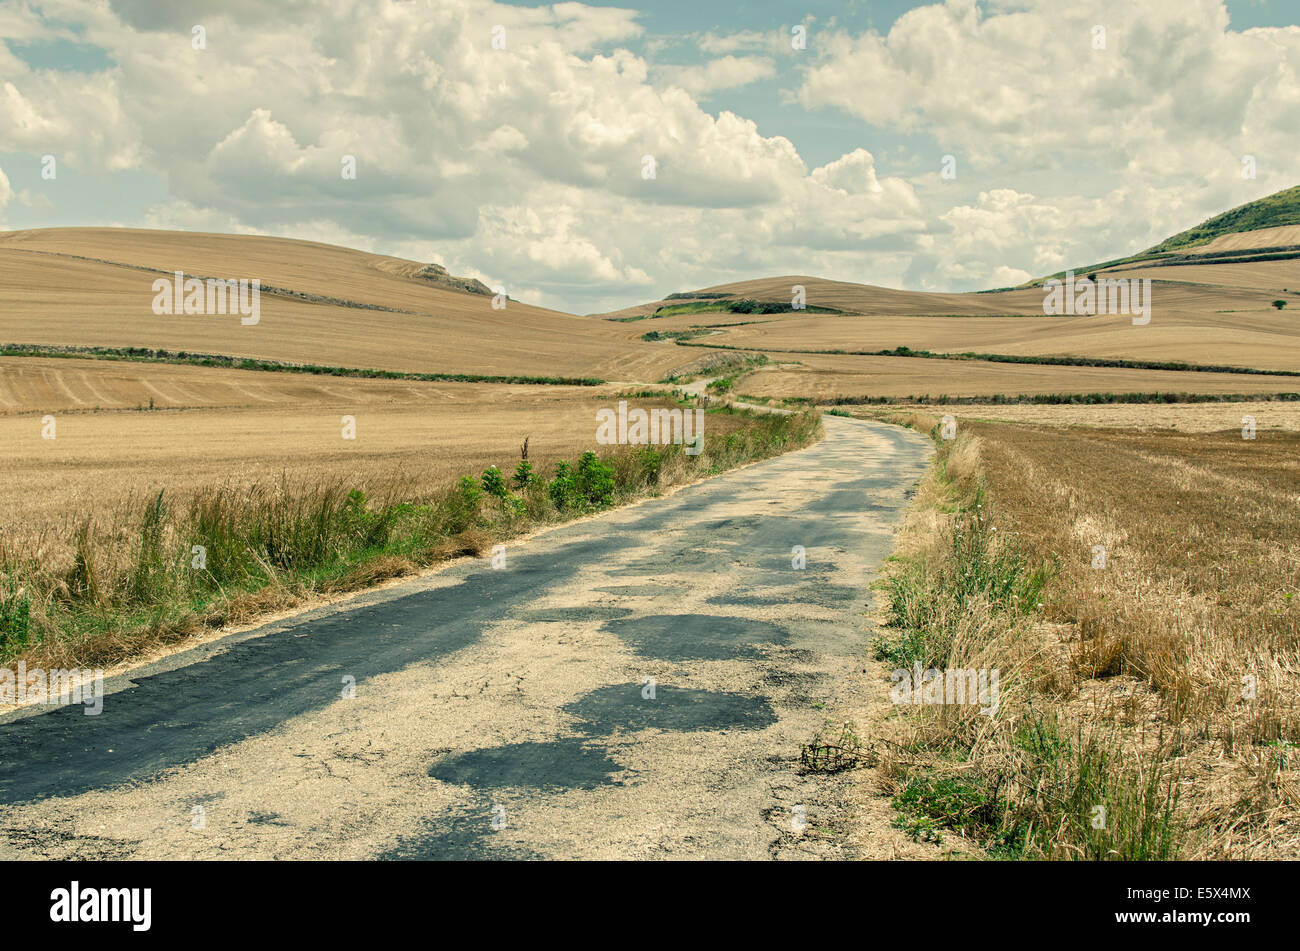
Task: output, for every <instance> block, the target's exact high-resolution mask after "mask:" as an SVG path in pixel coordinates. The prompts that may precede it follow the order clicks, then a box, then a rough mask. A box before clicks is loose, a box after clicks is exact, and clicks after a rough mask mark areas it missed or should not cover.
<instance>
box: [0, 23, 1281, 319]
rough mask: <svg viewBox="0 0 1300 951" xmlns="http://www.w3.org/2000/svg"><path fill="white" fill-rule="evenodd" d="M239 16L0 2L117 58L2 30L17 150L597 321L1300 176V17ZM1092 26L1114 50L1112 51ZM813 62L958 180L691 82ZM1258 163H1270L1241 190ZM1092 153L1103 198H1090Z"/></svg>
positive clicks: (937, 281)
mask: <svg viewBox="0 0 1300 951" xmlns="http://www.w3.org/2000/svg"><path fill="white" fill-rule="evenodd" d="M220 6H221V12H220V13H216V14H213V13H212V12H211V10H210V9H209V7H208V6H207V5H206V4H205V3H203V2H201V0H177V2H176V3H173V4H169V5H164V6H162V7H160V6H159V5H157V4H155V3H152V2H149V0H113V2H112V3H111V4H109V3H107V2H97V3H84V4H83V3H79V2H73V0H49V2H47V3H44V4H42V3H34V4H33V5H32V6H31V7H28V6H17V5H13V4H10V5H6V6H5V7H3V8H0V34H3V35H5V36H9V37H13V38H22V37H28V38H31V37H37V36H40V35H41V30H45V31H46V33H47V34H49V35H54V34H55V33H56V32H57V31H64V32H67V30H66V29H65V28H64V27H62V26H51V25H49V24H48V23H44V22H42V21H40V19H39V17H37V16H36V14H34V13H32V12H31V11H32V10H38V11H44V12H47V13H48V14H49V15H51V16H53V15H54V14H55V13H57V16H58V19H59V21H60V22H68V23H75V24H77V25H79V27H80V29H79V31H78V32H76V33H68V35H69V36H75V37H76V39H77V40H78V41H79V42H84V43H89V44H92V45H95V46H98V47H100V48H102V49H103V50H104V51H105V55H106V56H107V58H108V59H109V60H110V61H111V62H113V63H114V64H115V65H114V66H112V67H111V68H108V69H105V70H102V71H100V72H98V73H94V74H85V73H78V72H63V71H58V70H48V69H46V70H34V69H31V68H29V67H28V66H27V65H26V64H25V63H24V62H23V61H22V60H21V59H19V58H18V57H17V56H15V55H14V54H13V53H12V52H11V51H10V49H9V48H8V47H7V46H6V45H5V43H3V42H0V76H2V77H4V78H3V80H0V152H6V151H7V152H18V153H24V154H34V155H40V154H44V153H45V152H52V153H54V154H56V155H57V156H59V158H60V161H61V162H67V163H68V164H69V165H70V166H71V167H73V168H76V169H77V170H78V171H88V172H106V171H117V170H123V169H135V170H142V171H144V172H146V173H150V174H152V175H153V176H155V177H156V178H158V179H161V180H162V181H163V183H164V184H165V186H166V189H167V192H168V197H167V199H166V200H165V201H163V202H161V203H160V204H158V205H157V206H156V207H153V208H150V209H148V210H147V211H142V213H141V217H142V222H141V223H146V224H150V225H154V226H160V227H182V228H201V229H203V230H220V231H230V232H250V233H255V232H261V233H276V234H288V235H292V236H299V237H307V238H312V239H314V240H323V241H333V242H336V243H341V244H348V245H352V246H354V247H359V248H364V249H372V250H379V251H384V252H386V253H398V254H404V255H407V256H410V257H414V258H417V259H420V260H432V259H438V260H441V261H442V262H443V263H445V264H446V266H448V267H449V268H450V269H452V270H453V272H455V273H463V274H467V275H471V276H479V277H481V278H482V279H484V280H487V281H490V282H493V283H496V282H501V283H505V284H506V285H507V286H508V287H510V288H511V289H512V290H511V292H512V294H513V293H516V289H518V294H517V296H525V295H526V294H527V293H530V292H532V293H536V294H537V295H539V298H538V299H539V301H540V302H542V303H547V304H550V305H551V306H558V307H572V308H575V309H582V308H583V307H584V305H585V306H586V309H589V310H595V309H600V307H602V306H605V307H612V306H615V305H620V304H625V303H628V302H630V301H632V300H636V299H638V298H642V297H645V296H649V295H650V294H651V293H652V292H658V291H660V290H667V289H673V290H684V289H687V288H689V287H693V286H702V285H705V284H713V283H718V282H721V281H726V280H734V279H739V278H742V277H750V276H758V275H760V274H788V273H813V274H823V275H825V276H829V277H837V278H840V279H846V280H861V281H868V282H872V283H883V284H892V285H895V286H898V285H902V284H907V285H909V286H916V287H924V288H933V289H952V288H955V287H962V288H966V287H981V286H988V285H990V284H993V283H997V284H1004V283H1015V282H1016V279H1017V278H1018V277H1020V276H1021V275H1028V274H1039V273H1045V272H1047V271H1050V270H1055V269H1057V268H1059V267H1061V266H1065V265H1069V264H1080V263H1086V262H1087V261H1090V260H1097V259H1101V258H1103V257H1108V256H1111V255H1112V254H1115V253H1119V252H1122V251H1124V250H1128V249H1129V248H1131V247H1132V246H1133V245H1134V244H1137V245H1139V246H1141V245H1142V244H1144V243H1145V244H1149V243H1153V242H1154V241H1155V240H1158V239H1159V238H1160V237H1163V236H1164V235H1165V234H1167V233H1169V232H1170V231H1174V230H1178V229H1179V228H1182V227H1186V226H1187V225H1189V224H1191V223H1194V222H1195V221H1196V220H1198V219H1199V218H1201V217H1204V216H1205V215H1207V214H1211V213H1214V212H1217V211H1221V210H1223V209H1224V208H1226V207H1230V206H1232V205H1235V204H1239V203H1241V202H1243V201H1246V200H1249V199H1250V198H1253V197H1258V195H1260V194H1264V193H1266V192H1268V191H1272V190H1276V189H1277V188H1282V187H1285V186H1287V185H1290V184H1293V183H1294V182H1293V181H1291V180H1289V177H1290V176H1291V175H1293V172H1292V171H1291V169H1292V167H1293V164H1292V162H1293V157H1294V147H1293V146H1294V132H1293V131H1292V129H1291V125H1292V124H1293V117H1294V115H1295V114H1296V113H1297V111H1298V108H1300V82H1298V81H1297V64H1298V63H1300V28H1289V29H1281V30H1251V31H1246V32H1244V33H1236V32H1232V31H1230V30H1228V29H1227V17H1226V14H1225V13H1224V12H1223V8H1222V4H1221V3H1219V2H1218V0H1151V2H1150V3H1147V4H1143V5H1142V7H1141V9H1140V10H1138V9H1137V8H1136V7H1135V6H1133V5H1131V4H1129V3H1128V2H1121V0H1098V2H1097V3H1094V4H1090V5H1088V6H1087V7H1086V8H1070V7H1069V5H1065V6H1064V7H1063V6H1062V5H1061V4H1059V3H1056V2H1049V0H1024V2H1019V3H1016V4H1015V5H1012V4H1010V3H1001V2H999V3H994V4H992V5H991V6H990V5H987V4H986V5H984V6H977V5H976V4H975V3H974V0H950V2H948V3H945V4H940V5H935V6H929V7H922V8H918V9H915V10H913V11H911V12H909V13H907V14H905V15H904V16H902V17H900V18H899V19H898V20H897V21H896V22H895V24H894V25H893V27H892V28H891V29H890V31H889V32H888V33H887V34H885V35H880V34H877V33H875V32H870V31H868V32H865V33H862V34H857V35H854V34H849V33H845V32H842V31H837V30H835V29H834V28H829V29H818V30H817V31H815V32H814V33H813V34H811V35H810V38H809V39H810V42H809V47H808V49H807V50H806V51H802V52H800V53H799V54H798V55H792V53H791V50H790V46H789V34H788V27H786V28H783V29H784V32H783V30H782V29H776V28H774V29H771V30H764V31H740V32H736V33H731V34H727V35H715V34H712V33H709V34H704V35H702V36H699V37H696V39H697V41H698V43H699V48H700V49H701V50H702V51H703V52H704V53H705V54H707V55H708V56H711V57H714V58H712V59H708V60H707V61H705V62H702V63H700V64H699V65H696V66H684V67H669V66H662V65H659V64H658V63H655V62H652V61H649V60H647V59H646V58H645V57H643V56H640V55H637V54H635V53H633V52H632V51H630V50H629V49H626V48H622V46H621V45H620V44H634V43H636V42H640V41H642V40H643V39H644V37H645V32H644V28H643V27H642V25H641V23H640V22H639V14H638V13H637V12H636V11H634V10H630V9H619V8H609V7H589V6H584V5H582V4H578V3H559V4H555V5H553V6H542V7H533V8H530V7H521V6H515V5H512V4H494V3H486V2H480V0H415V2H409V3H405V2H404V3H395V2H390V0H348V2H346V3H345V2H334V3H331V2H327V0H284V2H283V3H281V4H276V5H267V4H264V3H261V2H260V0H231V2H229V3H226V4H222V5H220ZM194 23H202V24H203V25H204V27H205V28H206V30H207V49H205V50H194V49H193V48H192V47H191V43H190V26H191V25H192V24H194ZM1095 23H1102V24H1104V25H1105V26H1106V29H1107V49H1106V50H1093V49H1092V47H1091V37H1092V34H1091V27H1092V26H1093V25H1094V24H1095ZM498 25H500V26H504V27H505V31H506V32H505V37H506V48H505V49H504V50H499V49H494V48H493V47H492V42H491V41H492V35H493V34H492V30H493V27H494V26H498ZM60 35H61V34H60ZM650 46H653V43H651V44H647V48H649V47H650ZM795 64H797V65H796V67H795V68H798V69H801V70H803V72H802V73H800V74H797V75H796V76H795V79H796V80H798V81H799V82H800V83H801V84H800V85H798V91H797V102H796V107H797V106H798V105H799V104H801V105H802V106H803V107H805V108H808V109H817V108H826V107H830V108H835V109H838V110H840V111H841V112H843V113H846V114H848V115H850V116H853V117H856V118H857V119H858V120H862V121H863V122H864V123H870V124H873V125H876V126H881V127H885V128H887V129H889V130H892V131H899V132H915V133H922V134H923V135H922V138H925V137H928V138H929V139H931V140H933V141H934V142H936V143H942V145H941V148H940V151H941V152H949V151H951V152H953V153H955V154H957V156H958V167H959V169H960V172H959V179H958V181H957V182H956V183H952V182H947V183H943V182H940V181H939V180H938V178H937V176H936V175H935V174H934V169H937V168H938V163H939V159H940V155H939V154H936V155H935V156H934V157H933V161H932V162H930V163H928V164H927V172H926V174H924V175H917V176H912V177H910V178H905V177H903V176H901V175H899V174H898V173H897V172H896V171H894V170H893V163H891V162H888V161H885V160H884V159H882V158H881V156H882V155H885V154H888V153H885V152H882V151H881V149H880V148H878V147H877V146H876V145H874V144H873V142H874V140H875V138H876V133H875V132H874V131H873V130H872V129H871V128H870V127H869V126H868V125H865V124H864V125H863V126H862V127H861V130H862V131H861V137H860V139H859V141H861V142H862V143H863V144H864V145H868V146H871V149H870V150H868V148H850V149H849V150H848V151H847V152H846V153H845V154H843V155H840V156H839V157H837V158H834V159H832V160H830V161H825V162H823V164H821V165H820V166H819V167H816V168H812V169H810V168H809V166H808V163H806V162H805V160H804V158H803V156H801V154H800V152H799V151H798V150H797V149H796V147H795V145H794V143H792V142H791V141H790V140H789V139H787V138H785V137H783V136H780V135H771V134H763V133H762V132H760V129H759V126H758V125H757V124H756V123H755V122H754V121H753V120H751V119H750V118H747V117H746V116H744V115H741V114H739V113H738V112H737V111H735V110H728V109H725V108H723V109H719V110H718V111H716V112H713V111H708V110H705V109H702V108H701V107H700V105H699V103H698V101H697V100H698V98H699V97H702V96H709V95H716V94H718V93H721V92H724V91H725V90H728V89H738V88H740V87H743V86H745V85H747V84H749V83H752V82H755V81H758V80H763V79H768V78H771V77H773V76H781V75H782V74H781V73H780V72H779V70H780V69H785V68H790V67H791V66H792V65H795ZM785 78H789V74H786V77H785ZM716 98H717V100H718V101H719V102H720V103H723V104H725V103H726V100H725V98H724V97H723V96H721V95H716ZM832 121H833V122H835V123H836V125H837V127H838V128H840V129H842V128H843V122H842V121H839V119H838V117H833V118H832ZM765 128H766V127H765ZM873 153H874V154H873ZM1244 153H1250V154H1253V155H1255V156H1256V157H1257V161H1258V165H1259V176H1260V178H1259V181H1257V182H1253V183H1250V184H1249V185H1248V186H1243V183H1242V181H1241V179H1240V176H1239V169H1240V157H1241V155H1242V154H1244ZM344 155H353V156H355V157H356V159H357V178H356V180H355V181H348V180H344V179H343V178H342V176H341V175H340V160H341V159H342V157H343V156H344ZM646 155H650V156H653V157H654V159H655V165H656V176H655V177H654V178H653V179H649V180H647V179H646V178H643V177H642V169H643V162H642V158H643V156H646ZM1081 170H1082V171H1087V172H1088V173H1089V174H1091V175H1092V176H1093V177H1094V178H1093V180H1094V181H1097V180H1102V181H1105V182H1106V183H1107V184H1105V186H1104V187H1102V188H1100V189H1098V190H1099V191H1100V192H1101V194H1099V195H1095V196H1081V195H1080V194H1079V192H1080V191H1081V190H1082V189H1081V187H1080V186H1079V184H1078V178H1079V172H1080V171H1081ZM968 174H969V175H982V176H983V177H982V178H981V179H980V181H981V182H984V181H989V180H990V179H994V180H996V181H993V182H991V183H990V184H989V185H988V186H987V187H985V186H984V185H982V184H981V185H979V186H976V187H968V186H966V182H967V178H966V176H967V175H968ZM1031 178H1032V183H1030V182H1029V181H1028V180H1029V179H1031ZM997 179H1000V180H997ZM1244 188H1249V189H1250V193H1249V194H1245V193H1244V192H1243V189H1244ZM6 189H7V190H8V192H9V194H10V195H11V196H12V189H8V187H7V183H6ZM18 198H19V200H20V201H21V200H22V195H21V194H20V195H19V196H18ZM92 213H93V212H92ZM88 223H89V222H88ZM1021 279H1023V278H1021ZM525 299H528V298H527V297H525Z"/></svg>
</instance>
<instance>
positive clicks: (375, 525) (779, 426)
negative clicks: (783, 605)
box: [0, 391, 821, 667]
mask: <svg viewBox="0 0 1300 951" xmlns="http://www.w3.org/2000/svg"><path fill="white" fill-rule="evenodd" d="M652 395H654V396H657V397H660V398H662V397H663V396H664V394H663V393H662V392H659V391H656V392H655V393H653V394H652ZM701 402H703V401H701ZM689 405H692V404H690V403H688V406H689ZM706 412H707V414H708V416H707V418H708V420H709V422H708V424H707V425H706V427H705V430H704V436H703V446H702V452H701V453H700V454H698V455H688V454H687V453H686V452H685V451H684V450H685V449H686V448H687V447H686V446H683V445H673V444H669V445H662V446H636V447H620V448H619V449H618V450H617V451H612V452H605V453H601V454H597V453H596V452H585V453H583V454H581V456H580V457H579V458H577V459H574V460H573V461H572V462H570V461H567V460H561V461H559V462H558V463H557V464H556V465H555V466H554V469H553V471H550V472H545V473H543V472H538V471H535V470H534V469H533V464H532V462H531V461H530V460H529V459H528V457H527V443H526V442H525V444H524V446H523V447H522V448H521V452H520V456H521V458H519V459H518V460H517V461H516V462H515V463H514V464H506V465H503V466H501V467H498V466H490V467H488V468H487V469H486V470H485V471H483V472H482V473H474V474H466V475H464V476H462V477H461V478H459V479H458V480H456V481H455V482H454V483H452V484H449V485H446V486H445V487H444V488H443V489H441V490H440V491H435V492H422V493H415V492H412V491H411V490H410V480H408V479H405V478H403V477H402V476H400V475H395V476H393V477H391V478H390V479H389V480H388V481H387V482H384V483H377V484H376V483H372V484H371V485H368V486H367V487H365V488H364V489H363V488H361V487H358V486H356V485H349V484H348V483H347V482H345V481H342V480H340V479H334V478H331V479H327V480H321V481H319V482H316V483H310V482H306V481H297V482H289V481H288V480H285V479H282V480H281V481H279V482H269V483H261V484H254V485H252V486H245V485H233V484H232V485H229V486H213V487H210V488H206V489H203V490H201V491H197V492H194V493H192V494H189V495H187V496H184V497H173V496H172V495H170V494H169V493H168V492H167V491H166V490H163V491H160V492H158V493H157V494H156V495H151V496H150V497H148V498H146V499H136V500H135V502H133V503H132V504H131V505H130V506H128V507H126V509H125V510H123V511H121V512H100V513H95V514H91V513H89V512H87V513H85V514H84V515H83V516H82V517H81V518H79V519H76V520H74V521H73V523H72V524H73V525H74V526H75V527H74V528H73V529H72V530H71V531H70V532H68V533H66V534H64V535H55V534H51V533H47V534H46V535H45V536H44V537H42V538H41V539H39V541H38V542H36V543H35V544H24V545H22V546H21V547H20V546H16V545H13V544H10V545H9V546H7V547H6V548H5V549H4V550H0V661H8V660H11V659H14V658H19V657H24V658H26V659H28V660H29V661H30V662H34V663H41V664H43V665H45V666H48V667H101V666H109V665H111V664H114V663H116V662H119V661H122V660H125V659H128V658H130V657H132V656H134V655H138V654H140V653H143V652H146V651H148V650H150V649H153V648H155V647H158V646H161V645H164V644H166V643H168V642H174V641H178V640H181V639H183V638H185V637H187V636H190V635H193V634H197V633H200V632H201V631H203V630H204V629H210V628H216V627H221V626H223V625H228V624H238V623H243V622H248V621H250V620H253V619H255V618H256V617H257V616H259V615H262V614H265V613H267V612H270V611H276V610H281V609H285V608H289V607H293V606H294V605H297V604H300V603H302V602H303V601H304V600H305V599H307V598H309V597H311V596H313V595H328V594H333V593H338V592H345V591H350V590H355V589H359V588H363V587H367V586H370V585H373V584H375V583H377V582H380V581H383V580H385V579H388V578H393V577H398V576H402V575H406V574H411V573H413V572H416V571H418V570H420V569H422V568H425V567H428V566H430V565H433V564H436V563H438V562H440V561H443V560H445V559H448V558H451V557H455V556H458V555H479V554H482V553H484V552H485V551H487V550H488V549H489V548H490V547H491V546H492V545H494V544H498V543H503V542H506V541H508V540H509V539H512V538H517V537H519V536H521V535H523V534H526V533H528V532H530V531H533V530H535V529H537V528H539V527H542V526H545V525H548V524H554V523H557V522H562V521H565V520H569V519H573V518H576V517H580V516H583V515H587V514H590V513H593V512H599V511H602V510H605V509H608V508H611V507H614V506H617V505H621V504H624V503H627V502H630V501H633V500H635V499H638V498H642V497H645V496H650V495H655V494H657V493H660V492H662V491H664V490H666V489H669V488H671V487H673V486H677V485H682V484H685V483H689V482H692V481H695V480H697V479H700V478H704V477H706V476H709V475H714V474H717V473H720V472H723V471H725V470H727V469H730V468H734V467H735V466H738V465H743V464H745V463H748V462H752V461H755V460H758V459H762V458H766V457H768V456H773V455H777V454H779V453H782V452H786V451H788V450H791V449H795V448H799V447H801V446H804V445H807V444H809V443H810V442H812V441H815V440H816V439H817V438H818V437H819V435H820V429H821V424H820V421H819V418H818V417H817V416H816V415H815V414H810V413H799V414H793V415H782V414H768V413H755V412H750V411H745V410H741V409H736V408H733V407H730V406H721V405H717V404H716V401H714V402H712V403H710V404H709V408H708V409H707V410H706Z"/></svg>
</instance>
